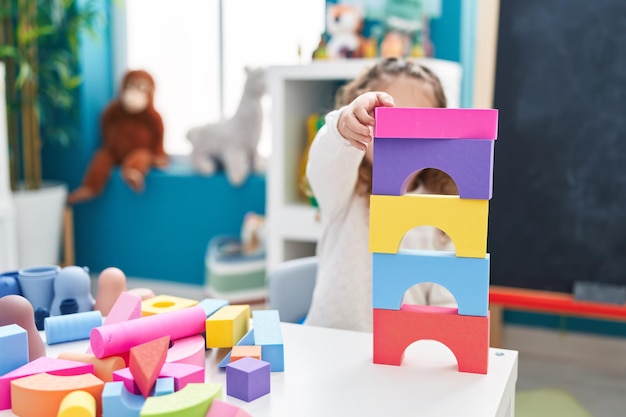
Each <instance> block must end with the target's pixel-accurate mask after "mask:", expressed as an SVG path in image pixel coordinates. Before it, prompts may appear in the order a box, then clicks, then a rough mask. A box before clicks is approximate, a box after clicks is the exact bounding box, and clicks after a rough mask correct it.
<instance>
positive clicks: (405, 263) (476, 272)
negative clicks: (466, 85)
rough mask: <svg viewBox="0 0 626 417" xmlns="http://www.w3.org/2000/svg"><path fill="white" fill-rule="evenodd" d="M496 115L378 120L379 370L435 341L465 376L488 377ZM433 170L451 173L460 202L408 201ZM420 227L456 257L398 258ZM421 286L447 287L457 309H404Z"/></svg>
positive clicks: (390, 113) (374, 212) (420, 254)
mask: <svg viewBox="0 0 626 417" xmlns="http://www.w3.org/2000/svg"><path fill="white" fill-rule="evenodd" d="M497 116H498V112H497V110H491V109H488V110H482V109H430V108H429V109H418V108H411V109H409V108H377V109H376V111H375V118H376V127H375V132H374V136H375V138H374V140H375V142H376V143H375V146H374V149H375V151H374V163H373V184H375V187H374V191H373V195H372V196H371V197H370V251H372V252H374V254H373V270H372V272H373V288H372V298H373V307H374V308H373V316H374V333H373V338H374V363H380V364H388V365H400V364H401V363H402V359H403V356H404V351H405V349H406V348H407V347H408V346H409V345H410V344H412V343H413V342H415V341H419V340H422V339H434V340H438V341H440V342H442V343H444V344H445V345H446V346H447V347H448V348H450V350H452V352H453V353H454V354H455V356H456V358H457V363H458V370H459V371H460V372H472V373H481V374H486V373H487V371H488V359H489V312H488V293H489V256H488V254H487V253H486V249H487V225H488V212H489V199H490V198H491V187H492V174H493V144H494V140H495V139H496V137H497V130H498V129H497ZM426 167H435V168H439V169H445V170H447V171H450V172H451V175H453V178H454V179H455V181H458V185H459V189H460V190H461V194H462V195H461V196H460V197H457V196H443V195H402V194H403V193H404V192H405V191H406V188H407V184H408V181H409V180H410V178H411V176H412V174H414V173H415V172H417V171H418V170H420V169H422V168H426ZM383 194H389V195H383ZM469 196H471V197H478V198H466V197H469ZM422 225H431V226H435V227H438V228H440V229H441V230H442V231H444V232H445V233H446V234H447V235H448V236H449V237H450V238H451V240H452V242H453V243H454V246H455V249H456V255H455V256H454V255H453V254H451V253H448V254H441V253H439V254H437V253H435V254H429V253H428V252H426V251H402V252H400V253H398V247H399V245H400V240H401V239H402V237H403V236H404V234H405V233H406V232H407V231H409V230H410V229H412V228H414V227H417V226H422ZM415 271H419V272H418V273H416V272H415ZM424 281H429V282H437V283H440V284H442V285H444V286H446V287H449V289H450V290H451V291H453V294H454V295H455V296H456V297H457V302H458V304H459V309H446V308H442V307H429V306H413V305H406V304H403V305H400V300H401V299H402V296H403V295H404V292H405V291H406V290H407V289H408V288H410V287H411V286H412V285H414V284H416V283H419V282H424Z"/></svg>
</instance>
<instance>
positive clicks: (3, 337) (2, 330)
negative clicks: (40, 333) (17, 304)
mask: <svg viewBox="0 0 626 417" xmlns="http://www.w3.org/2000/svg"><path fill="white" fill-rule="evenodd" d="M0 352H2V354H1V355H0V375H4V374H6V373H7V372H11V371H13V370H15V369H17V368H19V367H20V366H23V365H26V364H27V363H28V332H27V331H26V330H24V329H23V328H22V327H20V326H18V325H17V324H9V325H6V326H0Z"/></svg>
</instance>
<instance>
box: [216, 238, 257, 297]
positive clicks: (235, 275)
mask: <svg viewBox="0 0 626 417" xmlns="http://www.w3.org/2000/svg"><path fill="white" fill-rule="evenodd" d="M205 291H206V292H207V295H208V296H210V297H214V298H221V299H225V300H228V301H229V302H231V303H232V302H253V301H262V300H264V299H265V297H266V295H267V286H266V284H265V251H264V250H262V251H259V252H256V253H254V254H252V255H247V254H244V253H242V250H241V240H240V239H239V238H237V237H232V236H216V237H214V238H213V239H211V240H210V241H209V245H208V247H207V252H206V257H205Z"/></svg>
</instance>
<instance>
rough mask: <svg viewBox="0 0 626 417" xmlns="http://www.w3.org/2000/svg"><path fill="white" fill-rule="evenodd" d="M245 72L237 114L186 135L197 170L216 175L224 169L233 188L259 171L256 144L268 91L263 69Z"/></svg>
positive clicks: (259, 136)
mask: <svg viewBox="0 0 626 417" xmlns="http://www.w3.org/2000/svg"><path fill="white" fill-rule="evenodd" d="M245 71H246V75H247V78H246V83H245V85H244V88H243V95H242V97H241V101H240V103H239V107H238V108H237V111H236V112H235V114H234V115H233V116H232V117H231V118H228V119H224V120H221V121H218V122H215V123H209V124H206V125H203V126H198V127H194V128H192V129H190V130H189V132H187V139H188V140H189V141H190V142H191V145H192V151H191V163H192V165H193V167H194V168H195V170H196V171H198V172H199V173H200V174H203V175H213V174H214V173H215V172H217V170H218V168H219V167H220V166H222V167H223V168H224V171H225V173H226V177H227V178H228V181H229V182H230V183H231V184H232V185H233V186H240V185H242V184H243V183H244V182H245V180H246V179H247V178H248V175H250V173H251V172H253V171H258V170H259V169H260V167H259V166H258V162H259V156H258V153H257V145H258V143H259V140H260V138H261V126H262V123H263V107H262V105H261V99H262V97H263V95H264V94H265V92H266V71H265V69H263V68H258V69H249V68H246V69H245Z"/></svg>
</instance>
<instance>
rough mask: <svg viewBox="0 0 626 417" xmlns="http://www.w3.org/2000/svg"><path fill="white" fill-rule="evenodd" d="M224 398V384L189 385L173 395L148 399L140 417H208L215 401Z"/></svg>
mask: <svg viewBox="0 0 626 417" xmlns="http://www.w3.org/2000/svg"><path fill="white" fill-rule="evenodd" d="M221 398H222V384H218V383H210V384H187V386H185V388H183V389H181V390H180V391H176V392H175V393H173V394H169V395H161V396H159V397H148V398H147V399H146V402H145V403H144V405H143V407H142V409H141V412H140V413H139V416H140V417H195V416H206V413H207V412H208V411H209V408H210V407H211V404H212V403H213V400H215V399H221Z"/></svg>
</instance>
